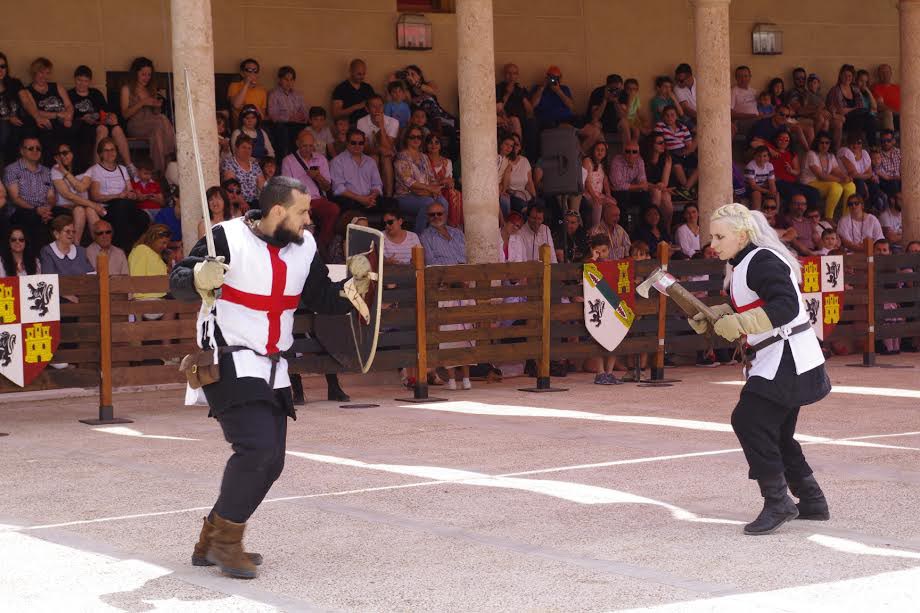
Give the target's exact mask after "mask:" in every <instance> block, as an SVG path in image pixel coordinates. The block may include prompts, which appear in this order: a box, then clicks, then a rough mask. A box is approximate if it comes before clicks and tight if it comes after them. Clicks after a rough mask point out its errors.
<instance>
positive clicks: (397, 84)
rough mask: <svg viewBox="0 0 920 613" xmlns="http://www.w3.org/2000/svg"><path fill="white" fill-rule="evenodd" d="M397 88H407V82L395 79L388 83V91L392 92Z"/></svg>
mask: <svg viewBox="0 0 920 613" xmlns="http://www.w3.org/2000/svg"><path fill="white" fill-rule="evenodd" d="M397 89H406V84H405V83H403V82H402V81H400V80H399V79H397V80H395V81H390V83H389V84H388V85H387V91H388V92H389V93H391V94H392V93H393V92H395V91H396V90H397Z"/></svg>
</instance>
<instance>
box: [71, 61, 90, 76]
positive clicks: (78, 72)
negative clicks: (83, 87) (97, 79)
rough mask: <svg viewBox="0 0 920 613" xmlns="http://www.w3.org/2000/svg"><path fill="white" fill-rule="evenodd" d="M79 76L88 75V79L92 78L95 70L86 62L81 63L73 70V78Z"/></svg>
mask: <svg viewBox="0 0 920 613" xmlns="http://www.w3.org/2000/svg"><path fill="white" fill-rule="evenodd" d="M77 77H86V78H87V79H92V78H93V71H92V70H90V67H89V66H87V65H86V64H80V65H79V66H77V68H76V69H75V70H74V71H73V78H74V79H76V78H77Z"/></svg>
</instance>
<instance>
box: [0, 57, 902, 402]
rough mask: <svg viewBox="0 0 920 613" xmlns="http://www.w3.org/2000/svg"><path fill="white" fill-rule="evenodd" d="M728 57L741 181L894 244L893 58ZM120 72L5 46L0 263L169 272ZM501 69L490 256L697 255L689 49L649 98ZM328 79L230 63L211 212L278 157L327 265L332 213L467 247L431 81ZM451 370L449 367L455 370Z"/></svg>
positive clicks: (334, 223)
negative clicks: (114, 80)
mask: <svg viewBox="0 0 920 613" xmlns="http://www.w3.org/2000/svg"><path fill="white" fill-rule="evenodd" d="M734 74H735V85H734V86H733V87H732V89H731V92H730V99H731V118H732V134H733V138H734V140H733V142H734V144H735V155H734V158H735V161H734V162H733V168H732V174H733V177H735V182H736V185H735V193H736V194H737V196H738V197H739V199H740V200H741V201H743V202H745V203H747V204H748V205H749V206H750V207H751V208H753V209H758V210H761V211H762V212H763V213H764V215H765V216H766V217H767V218H768V220H769V222H770V224H771V225H772V226H774V227H775V228H776V231H777V233H778V235H779V236H780V237H781V239H782V240H783V241H784V242H785V243H786V244H788V245H789V246H790V248H792V249H793V250H795V251H796V252H798V253H799V254H800V255H802V256H811V255H818V254H827V253H831V254H836V253H845V252H847V251H856V250H861V249H863V244H864V241H865V240H867V239H869V240H872V241H876V242H877V241H886V243H885V244H886V245H887V247H886V248H887V249H890V251H891V252H898V251H900V250H903V249H905V248H906V247H907V246H906V245H904V244H903V242H902V235H901V206H902V205H901V202H902V201H901V194H900V191H901V181H900V173H901V169H900V161H901V155H900V149H899V147H898V135H899V117H898V115H899V111H900V89H899V87H898V85H897V84H895V83H893V82H892V70H891V67H890V66H888V65H884V64H883V65H881V66H878V67H877V69H876V70H875V72H874V74H875V75H876V78H875V80H874V82H873V79H872V75H871V74H870V73H869V72H868V71H866V70H857V69H855V68H854V67H853V66H851V65H844V66H842V67H841V69H840V71H839V75H838V79H837V82H836V83H835V84H834V85H833V87H831V88H830V89H829V90H828V91H827V93H826V94H825V93H824V92H823V91H822V87H821V80H820V78H819V77H818V76H817V75H815V74H809V73H808V71H807V70H806V69H804V68H796V69H795V70H794V71H793V72H792V74H791V77H792V81H791V85H790V87H788V88H787V87H786V85H785V82H784V79H783V78H782V77H780V76H773V77H771V78H768V79H764V80H763V81H760V82H761V83H763V84H764V87H763V89H757V88H755V87H753V86H752V83H754V82H755V79H754V75H753V74H752V71H751V69H750V68H749V67H747V66H738V67H737V69H736V70H735V73H734ZM130 75H131V76H130V80H129V81H128V83H126V84H125V85H124V86H123V87H122V88H121V90H120V92H119V96H118V101H119V104H118V108H110V106H109V104H108V103H107V101H106V97H105V96H104V95H103V94H102V92H100V91H99V90H98V89H95V88H94V87H93V74H92V71H91V70H90V69H89V68H88V67H86V66H79V67H78V68H77V69H76V70H75V71H74V74H73V87H72V88H71V89H65V88H64V87H63V86H61V85H59V84H58V83H57V82H55V81H54V80H53V79H52V76H53V64H52V62H51V61H50V60H48V59H47V58H37V59H36V60H35V61H33V62H32V64H31V66H30V75H29V76H30V79H31V80H30V82H29V84H28V85H27V86H26V85H24V84H23V83H22V82H21V81H20V80H18V79H15V78H13V77H12V76H11V75H10V74H9V68H8V62H7V59H6V56H5V55H3V54H2V53H0V157H2V159H3V162H4V164H5V168H4V170H3V185H4V186H5V189H3V190H2V191H0V197H2V198H3V204H4V205H5V206H4V207H3V208H2V209H0V229H2V231H3V234H4V236H5V237H6V240H4V241H3V243H2V247H0V252H2V253H0V259H2V265H3V266H4V269H5V270H6V271H7V272H8V273H10V274H12V273H13V271H15V272H16V273H17V274H26V273H27V272H29V271H34V270H46V269H51V270H56V271H71V272H75V271H84V272H85V271H88V270H92V269H93V267H94V266H95V262H96V259H97V257H98V254H99V253H100V252H105V253H107V254H109V258H110V262H111V266H110V270H112V271H113V272H116V273H119V274H120V273H123V272H125V271H127V272H130V273H131V274H153V273H155V272H156V271H160V270H161V267H160V266H159V265H155V264H156V262H155V261H154V260H155V259H157V258H159V260H162V262H163V266H165V267H166V269H168V267H169V266H170V265H171V261H172V260H173V259H174V258H175V257H176V256H177V255H178V254H179V253H181V228H180V223H179V219H180V215H179V207H180V206H181V203H180V201H179V194H178V187H177V186H176V185H175V183H176V181H177V174H178V173H177V171H176V163H175V147H176V137H175V130H174V128H173V125H172V123H171V121H170V119H169V113H168V109H167V100H168V96H167V93H166V92H164V91H162V90H158V89H157V88H156V85H155V79H154V75H155V72H154V65H153V63H152V62H151V61H150V60H149V59H147V58H143V57H140V58H136V59H135V60H134V61H133V62H132V64H131V67H130ZM501 75H502V81H501V82H499V83H497V84H496V86H495V91H496V101H497V105H496V132H497V143H498V151H497V170H498V183H499V185H498V192H499V198H498V201H497V202H495V219H496V227H495V231H496V234H495V241H496V260H500V261H518V260H521V261H523V260H532V259H537V258H539V252H540V247H541V246H542V245H544V244H547V245H549V246H550V247H551V254H552V257H553V259H554V261H559V262H583V261H592V260H595V261H596V260H603V259H611V260H613V259H621V258H627V257H645V255H647V254H650V255H651V256H652V257H654V256H655V255H656V254H657V253H658V251H659V249H662V248H666V249H668V250H669V252H670V256H671V257H672V258H678V259H680V258H687V259H692V258H703V257H706V253H707V246H706V245H701V244H700V243H701V241H700V219H699V217H700V215H699V208H698V207H697V205H696V203H695V201H696V186H697V182H698V178H699V175H698V171H697V148H698V140H697V136H696V129H697V126H696V121H697V109H696V81H695V79H694V76H693V70H692V67H691V66H690V65H688V64H680V65H678V66H677V67H676V69H675V71H674V74H673V76H671V75H661V76H658V77H656V78H655V79H654V82H653V83H649V86H650V87H651V86H653V87H654V96H652V97H651V98H650V99H649V100H648V101H647V102H645V101H644V99H643V97H642V95H641V89H642V88H641V87H640V83H639V82H638V80H636V79H633V78H626V79H624V78H623V77H621V76H620V75H618V74H611V75H609V76H607V78H606V79H605V80H604V83H603V84H601V85H598V86H597V87H596V88H594V89H592V91H591V93H590V95H589V96H588V101H587V104H586V105H585V106H581V107H580V106H579V102H578V100H576V97H575V96H574V94H573V93H572V90H571V89H570V88H569V86H568V85H566V84H565V83H564V79H563V72H562V70H561V69H560V68H559V67H558V66H550V67H548V68H547V70H546V71H545V75H544V78H543V79H542V80H541V81H539V82H538V83H535V84H533V85H532V86H530V87H528V86H526V85H525V84H524V83H522V82H521V74H520V70H519V68H518V67H517V66H516V65H515V64H513V63H509V64H507V65H505V66H504V67H503V69H502V71H501ZM343 76H344V77H345V78H344V80H343V81H342V82H341V83H339V84H338V85H337V86H335V88H334V89H333V91H332V92H331V97H330V100H329V105H328V106H327V105H326V104H325V102H326V101H322V102H320V101H311V103H315V104H308V102H307V100H306V98H305V96H304V94H303V93H302V92H301V91H300V90H299V89H298V88H297V73H296V71H295V70H294V68H292V67H290V66H282V67H281V68H280V69H278V70H277V72H276V74H275V75H274V77H275V80H276V83H275V84H274V86H272V87H271V88H269V87H267V86H266V84H265V81H266V79H265V78H264V77H263V75H262V73H261V66H260V64H259V62H258V61H257V60H255V59H253V58H247V59H245V60H243V61H242V62H241V63H240V65H239V78H238V79H237V80H235V81H234V82H233V83H232V84H231V85H230V86H229V88H228V89H227V91H226V92H225V101H226V109H227V110H226V111H222V112H219V113H218V115H217V117H216V118H215V119H214V120H215V121H216V122H217V127H218V135H219V143H218V147H219V160H220V161H219V165H220V167H219V172H220V178H221V184H220V185H217V186H213V187H211V188H210V189H209V190H208V192H207V198H208V206H209V211H210V221H211V223H220V222H221V221H226V220H228V219H230V218H232V217H236V216H239V215H242V214H245V213H246V211H247V210H248V209H249V208H250V207H252V206H254V205H255V203H256V202H257V200H258V196H259V193H260V191H261V189H262V187H263V185H264V184H265V181H266V180H267V179H268V178H270V177H271V176H273V175H275V174H280V175H285V176H291V177H294V178H296V179H298V180H300V181H301V182H303V183H304V184H305V185H306V187H307V189H308V191H309V192H310V195H311V196H312V220H313V224H314V225H315V228H314V234H315V236H316V240H317V244H318V246H319V249H320V253H321V254H322V255H323V257H324V258H326V260H327V261H329V262H336V261H339V260H341V259H342V258H343V253H342V245H343V242H344V241H343V234H344V229H345V227H346V226H347V224H348V223H363V224H369V225H373V226H377V227H380V228H381V229H383V230H384V231H385V233H386V247H387V251H386V253H385V256H386V258H387V261H388V262H393V263H406V262H408V257H409V252H410V250H411V247H412V246H413V245H415V244H422V245H424V246H425V247H426V257H427V258H428V263H429V264H443V263H457V262H461V261H464V260H463V258H464V257H465V249H464V239H463V229H464V228H463V195H462V176H461V175H460V173H459V172H458V170H459V146H460V139H459V136H460V129H461V126H460V122H459V119H458V118H457V117H455V116H453V115H452V114H451V113H450V112H449V111H447V110H446V109H445V107H444V106H443V105H442V104H441V102H440V101H439V99H438V93H439V90H438V87H437V84H436V83H435V82H433V81H431V80H429V79H428V78H427V77H426V76H425V74H424V72H423V70H422V68H421V67H419V66H416V65H409V66H406V67H404V68H402V69H399V70H396V71H393V72H392V73H390V74H388V75H387V76H386V77H385V79H383V81H382V82H381V88H380V90H379V91H378V90H375V88H374V87H373V86H372V85H371V83H370V82H369V81H368V66H367V63H366V62H365V61H363V60H361V59H354V60H353V61H351V63H350V64H349V66H348V72H347V75H343ZM579 108H581V109H583V110H584V112H583V113H581V112H579ZM199 121H200V120H199ZM560 127H563V128H566V129H570V130H571V131H572V134H574V136H573V138H576V137H577V143H578V145H579V147H580V155H581V173H582V183H583V185H584V189H583V190H582V191H581V192H580V193H573V194H566V195H564V196H565V197H559V195H558V194H548V193H545V192H544V190H543V177H544V159H546V157H548V156H552V155H554V154H556V153H558V152H555V151H542V150H541V147H542V144H541V133H542V132H543V131H545V130H549V129H555V128H560ZM129 138H143V139H145V140H146V142H147V143H148V151H147V155H139V154H137V153H136V152H132V150H131V149H130V148H129V146H128V139H129ZM203 233H204V226H203V223H202V225H201V226H200V227H199V232H198V234H199V236H201V235H203ZM662 246H664V247H662ZM84 269H85V270H84ZM601 374H603V373H601ZM467 376H468V374H467V373H465V372H458V373H457V378H459V379H461V384H462V385H466V384H467Z"/></svg>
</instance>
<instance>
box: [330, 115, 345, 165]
mask: <svg viewBox="0 0 920 613" xmlns="http://www.w3.org/2000/svg"><path fill="white" fill-rule="evenodd" d="M350 127H351V124H349V123H348V117H339V118H338V119H336V120H335V125H334V131H333V135H332V142H331V143H328V144H327V145H326V151H327V152H328V155H329V157H331V158H334V157H335V156H337V155H338V154H340V153H342V152H343V151H345V147H346V146H347V143H348V129H349V128H350Z"/></svg>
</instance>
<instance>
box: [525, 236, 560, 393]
mask: <svg viewBox="0 0 920 613" xmlns="http://www.w3.org/2000/svg"><path fill="white" fill-rule="evenodd" d="M540 261H541V262H542V263H543V266H542V269H541V271H542V272H541V274H540V281H541V283H542V286H541V288H540V299H541V301H542V304H541V308H540V331H541V337H540V362H539V363H538V364H537V385H536V387H527V388H521V389H520V390H519V391H522V392H565V391H568V390H567V389H565V388H561V387H550V374H549V362H550V346H551V344H552V338H551V337H550V322H551V318H550V315H551V313H550V309H551V308H552V290H553V269H552V264H553V259H552V251H551V250H550V247H549V245H546V244H544V245H541V246H540Z"/></svg>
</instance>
